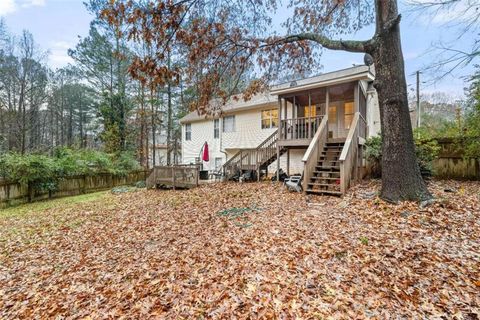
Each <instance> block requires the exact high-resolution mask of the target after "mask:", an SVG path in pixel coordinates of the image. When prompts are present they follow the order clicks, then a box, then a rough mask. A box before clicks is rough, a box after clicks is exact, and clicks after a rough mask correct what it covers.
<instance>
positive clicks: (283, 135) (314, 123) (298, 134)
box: [278, 115, 324, 140]
mask: <svg viewBox="0 0 480 320" xmlns="http://www.w3.org/2000/svg"><path fill="white" fill-rule="evenodd" d="M322 118H324V116H323V115H319V116H315V117H303V118H293V119H283V120H280V128H279V131H278V132H279V135H278V138H279V139H280V140H302V139H313V137H314V136H315V133H316V132H317V130H318V127H319V126H320V123H321V121H322Z"/></svg>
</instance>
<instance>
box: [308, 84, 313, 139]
mask: <svg viewBox="0 0 480 320" xmlns="http://www.w3.org/2000/svg"><path fill="white" fill-rule="evenodd" d="M308 112H309V116H308V119H307V121H308V131H307V132H308V133H307V134H308V139H311V138H313V136H312V124H313V119H314V117H313V115H312V95H311V94H310V91H309V92H308Z"/></svg>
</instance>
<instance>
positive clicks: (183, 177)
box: [147, 165, 199, 189]
mask: <svg viewBox="0 0 480 320" xmlns="http://www.w3.org/2000/svg"><path fill="white" fill-rule="evenodd" d="M198 178H199V167H198V166H183V165H175V166H156V167H155V168H153V169H152V170H151V171H150V174H149V176H148V178H147V188H153V187H156V186H165V187H171V188H173V189H175V188H194V187H197V186H198Z"/></svg>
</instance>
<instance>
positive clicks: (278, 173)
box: [277, 145, 280, 182]
mask: <svg viewBox="0 0 480 320" xmlns="http://www.w3.org/2000/svg"><path fill="white" fill-rule="evenodd" d="M277 182H280V147H279V146H278V145H277Z"/></svg>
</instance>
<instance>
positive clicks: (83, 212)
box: [0, 181, 480, 319]
mask: <svg viewBox="0 0 480 320" xmlns="http://www.w3.org/2000/svg"><path fill="white" fill-rule="evenodd" d="M430 189H431V190H432V191H433V192H434V193H435V195H436V198H437V201H436V202H435V203H434V204H432V205H430V206H427V207H425V208H420V207H419V206H418V204H415V203H404V204H401V205H392V204H388V203H385V202H383V201H381V200H379V199H378V198H377V197H375V195H374V193H373V191H376V190H378V183H377V182H366V183H364V184H362V185H359V186H357V187H355V188H352V189H351V191H350V192H349V194H348V195H347V196H346V197H345V198H343V199H342V198H331V197H308V196H305V195H302V194H297V193H288V192H286V191H285V190H283V189H282V188H279V187H278V186H276V185H274V184H271V183H252V184H230V183H228V184H217V185H208V186H203V187H201V188H197V189H194V190H189V191H158V190H148V191H147V190H139V191H132V192H128V193H122V194H111V193H109V192H106V193H105V192H104V193H97V194H93V195H87V196H81V197H71V198H65V199H60V200H55V201H52V202H44V203H37V204H32V205H26V206H21V207H17V208H13V209H8V210H4V211H0V318H1V319H11V318H12V319H13V318H15V319H16V318H24V319H25V318H27V319H29V318H42V319H43V318H59V319H63V318H68V319H70V318H75V319H78V318H80V319H81V318H86V319H89V318H94V319H95V318H121V317H124V318H137V319H148V318H162V319H163V318H167V319H191V318H195V319H202V318H214V319H226V318H227V319H229V318H236V319H257V318H266V319H271V318H283V319H293V318H302V319H328V318H329V317H331V318H332V319H343V318H376V319H385V318H389V317H390V318H395V319H399V318H417V319H419V318H428V319H437V318H441V317H445V318H453V317H455V316H456V317H457V318H458V319H462V318H463V319H479V318H480V309H479V308H480V183H479V182H476V183H475V182H462V183H460V182H453V181H437V182H432V183H430Z"/></svg>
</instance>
